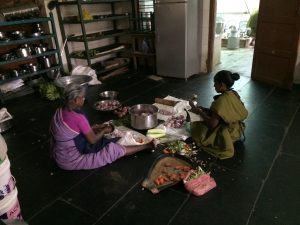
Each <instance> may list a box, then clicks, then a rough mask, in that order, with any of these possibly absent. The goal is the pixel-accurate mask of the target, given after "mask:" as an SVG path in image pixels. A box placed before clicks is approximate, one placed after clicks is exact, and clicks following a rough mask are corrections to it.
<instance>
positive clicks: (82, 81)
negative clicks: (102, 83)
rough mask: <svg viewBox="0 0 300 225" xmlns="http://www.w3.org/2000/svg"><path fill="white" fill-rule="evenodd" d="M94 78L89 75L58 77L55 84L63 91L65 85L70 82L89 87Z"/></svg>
mask: <svg viewBox="0 0 300 225" xmlns="http://www.w3.org/2000/svg"><path fill="white" fill-rule="evenodd" d="M92 79H93V78H92V77H91V76H88V75H74V76H64V77H60V78H58V79H56V80H55V81H54V84H55V85H56V86H57V87H58V88H59V89H60V90H61V91H62V92H63V90H64V89H65V87H66V86H67V85H69V84H78V85H81V86H83V87H84V88H87V87H88V85H89V82H90V81H91V80H92Z"/></svg>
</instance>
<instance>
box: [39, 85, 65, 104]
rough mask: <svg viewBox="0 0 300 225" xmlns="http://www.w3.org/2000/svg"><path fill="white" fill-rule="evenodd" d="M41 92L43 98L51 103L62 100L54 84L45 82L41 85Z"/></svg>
mask: <svg viewBox="0 0 300 225" xmlns="http://www.w3.org/2000/svg"><path fill="white" fill-rule="evenodd" d="M39 92H40V94H41V96H42V97H44V98H47V99H49V100H51V101H53V100H56V99H58V98H60V94H59V91H58V90H57V88H56V86H55V85H54V84H53V83H52V82H44V83H40V84H39Z"/></svg>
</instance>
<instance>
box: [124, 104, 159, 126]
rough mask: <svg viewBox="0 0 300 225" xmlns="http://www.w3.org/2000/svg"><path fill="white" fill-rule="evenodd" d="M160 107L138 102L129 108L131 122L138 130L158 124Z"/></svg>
mask: <svg viewBox="0 0 300 225" xmlns="http://www.w3.org/2000/svg"><path fill="white" fill-rule="evenodd" d="M157 112H158V108H157V107H156V106H154V105H150V104H138V105H134V106H132V107H131V108H130V109H129V113H130V124H131V126H132V127H133V128H135V129H137V130H146V129H151V128H153V127H156V126H157V123H158V121H157Z"/></svg>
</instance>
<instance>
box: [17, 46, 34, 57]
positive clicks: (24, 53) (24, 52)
mask: <svg viewBox="0 0 300 225" xmlns="http://www.w3.org/2000/svg"><path fill="white" fill-rule="evenodd" d="M30 52H31V51H30V48H18V49H17V50H16V55H17V56H18V57H20V58H23V57H28V56H30V55H31V53H30Z"/></svg>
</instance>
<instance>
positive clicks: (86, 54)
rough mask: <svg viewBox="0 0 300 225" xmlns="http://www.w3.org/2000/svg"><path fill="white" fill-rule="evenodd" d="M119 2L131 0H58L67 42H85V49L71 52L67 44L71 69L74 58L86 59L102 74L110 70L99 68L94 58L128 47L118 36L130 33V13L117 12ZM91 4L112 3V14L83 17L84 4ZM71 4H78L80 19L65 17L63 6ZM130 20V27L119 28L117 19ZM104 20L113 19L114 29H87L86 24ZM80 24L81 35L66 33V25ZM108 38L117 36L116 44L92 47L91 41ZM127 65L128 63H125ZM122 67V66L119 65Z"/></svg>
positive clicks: (66, 48) (66, 52) (58, 9)
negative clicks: (89, 30)
mask: <svg viewBox="0 0 300 225" xmlns="http://www.w3.org/2000/svg"><path fill="white" fill-rule="evenodd" d="M117 2H130V0H86V1H83V0H74V1H68V2H58V3H57V12H58V20H59V23H60V28H61V34H62V38H63V40H67V42H81V43H83V44H84V50H81V51H73V52H70V49H69V46H68V44H66V45H65V48H64V50H65V54H66V60H67V63H68V68H69V71H71V70H72V61H71V60H72V59H84V60H86V62H87V65H88V66H90V67H91V68H93V69H95V70H96V72H97V74H98V75H101V73H104V72H107V71H110V70H111V69H109V70H107V71H106V70H103V68H102V69H99V62H96V63H92V60H93V59H96V58H99V57H102V56H104V55H109V54H115V53H119V52H122V51H123V50H124V49H126V46H124V45H121V44H119V43H118V38H119V37H120V36H124V35H128V34H129V33H130V29H129V24H130V21H129V19H130V15H129V14H128V13H124V14H118V15H117V14H115V8H114V7H115V5H114V4H115V3H117ZM91 4H110V5H111V15H102V16H101V15H99V16H97V17H95V16H93V19H92V20H84V19H83V18H84V17H83V8H82V6H83V5H91ZM70 5H76V6H77V10H78V19H77V18H73V19H72V18H71V19H68V18H64V15H63V13H62V9H61V7H63V6H70ZM124 19H126V20H128V29H127V30H126V29H125V30H118V29H117V25H116V21H117V20H124ZM104 21H112V22H113V30H110V31H106V32H107V33H105V31H104V32H100V31H99V32H94V33H88V31H87V29H86V25H87V24H89V23H97V22H104ZM67 24H69V25H71V24H74V25H80V28H81V34H80V35H76V36H74V35H70V34H66V29H65V25H67ZM106 38H115V44H110V45H104V46H99V47H97V48H90V47H89V42H92V41H97V40H101V39H106ZM124 66H126V65H124ZM118 68H120V67H118Z"/></svg>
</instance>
